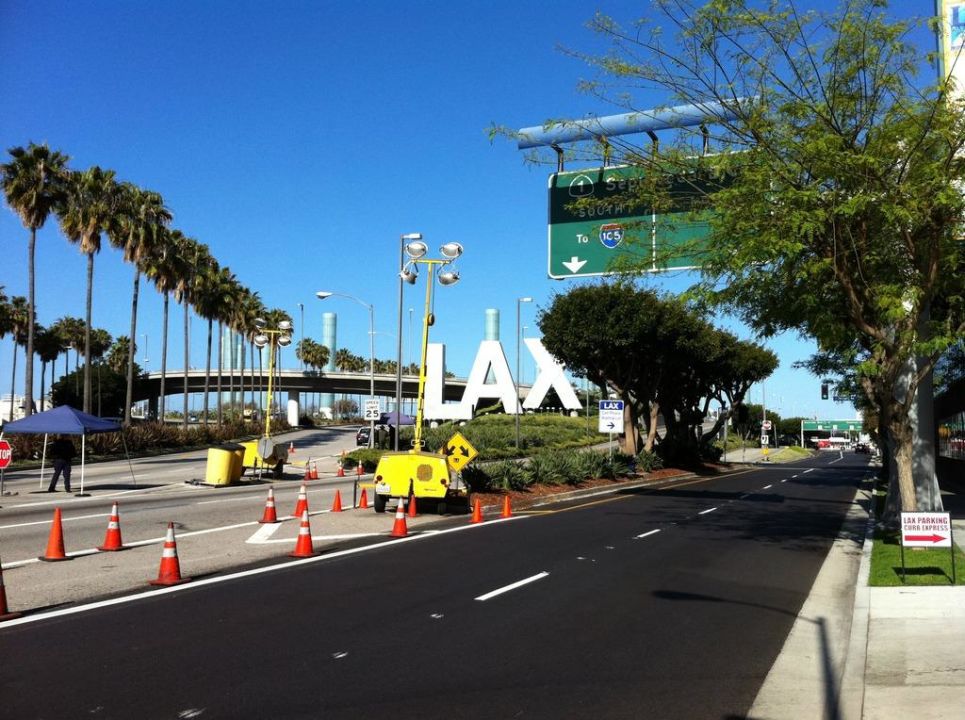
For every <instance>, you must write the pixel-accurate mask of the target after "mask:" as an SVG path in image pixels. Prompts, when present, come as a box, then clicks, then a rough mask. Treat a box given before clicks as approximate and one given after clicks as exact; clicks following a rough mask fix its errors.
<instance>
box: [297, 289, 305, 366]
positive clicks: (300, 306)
mask: <svg viewBox="0 0 965 720" xmlns="http://www.w3.org/2000/svg"><path fill="white" fill-rule="evenodd" d="M298 312H299V313H300V314H301V315H300V318H299V320H300V322H301V336H302V340H301V342H300V343H299V346H300V347H301V352H302V353H303V355H302V370H304V369H305V359H304V352H305V303H298Z"/></svg>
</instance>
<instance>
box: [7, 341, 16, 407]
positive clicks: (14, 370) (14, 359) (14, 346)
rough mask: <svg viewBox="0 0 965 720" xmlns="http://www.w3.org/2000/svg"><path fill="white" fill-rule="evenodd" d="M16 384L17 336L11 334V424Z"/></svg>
mask: <svg viewBox="0 0 965 720" xmlns="http://www.w3.org/2000/svg"><path fill="white" fill-rule="evenodd" d="M16 384H17V334H16V333H14V334H13V370H12V372H11V373H10V417H9V420H10V422H13V406H14V405H16V402H15V401H14V397H16V396H15V394H14V388H15V387H16Z"/></svg>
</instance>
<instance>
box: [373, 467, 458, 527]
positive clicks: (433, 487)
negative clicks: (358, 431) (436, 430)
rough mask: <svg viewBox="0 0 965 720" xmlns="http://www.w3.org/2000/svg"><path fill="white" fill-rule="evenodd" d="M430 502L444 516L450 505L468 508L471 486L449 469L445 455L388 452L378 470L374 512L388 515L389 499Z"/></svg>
mask: <svg viewBox="0 0 965 720" xmlns="http://www.w3.org/2000/svg"><path fill="white" fill-rule="evenodd" d="M410 494H411V495H413V496H414V497H415V498H416V499H417V501H423V500H429V501H432V502H434V503H435V504H436V509H437V511H438V512H439V513H440V514H442V513H444V512H446V511H447V510H449V509H450V507H451V506H455V507H458V508H465V509H466V510H468V508H469V487H468V486H467V485H466V483H465V482H464V481H463V480H462V478H461V476H460V475H459V474H458V473H455V472H452V471H451V470H450V468H449V463H448V462H447V458H446V455H444V454H436V453H427V452H415V451H413V452H404V453H387V454H385V455H383V456H382V457H381V459H380V460H379V464H378V467H377V468H376V469H375V495H374V498H373V501H374V502H373V504H374V506H375V512H379V513H382V512H385V504H386V502H387V501H388V499H389V498H392V497H394V498H407V497H409V495H410Z"/></svg>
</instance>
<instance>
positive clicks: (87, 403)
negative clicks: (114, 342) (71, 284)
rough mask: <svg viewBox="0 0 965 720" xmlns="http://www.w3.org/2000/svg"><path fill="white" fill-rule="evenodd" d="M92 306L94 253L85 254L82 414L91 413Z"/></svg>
mask: <svg viewBox="0 0 965 720" xmlns="http://www.w3.org/2000/svg"><path fill="white" fill-rule="evenodd" d="M93 304H94V253H92V252H91V253H87V310H86V313H87V314H86V317H85V321H86V324H85V326H84V412H85V413H90V412H91V377H90V363H91V356H90V322H91V309H92V307H93Z"/></svg>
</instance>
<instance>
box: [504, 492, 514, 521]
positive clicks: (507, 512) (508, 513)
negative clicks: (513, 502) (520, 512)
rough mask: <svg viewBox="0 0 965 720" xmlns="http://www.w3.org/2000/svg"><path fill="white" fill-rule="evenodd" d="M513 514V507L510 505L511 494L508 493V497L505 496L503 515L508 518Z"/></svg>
mask: <svg viewBox="0 0 965 720" xmlns="http://www.w3.org/2000/svg"><path fill="white" fill-rule="evenodd" d="M512 516H513V510H512V508H511V507H510V506H509V495H507V496H506V497H504V498H503V512H502V517H504V518H507V517H512Z"/></svg>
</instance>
